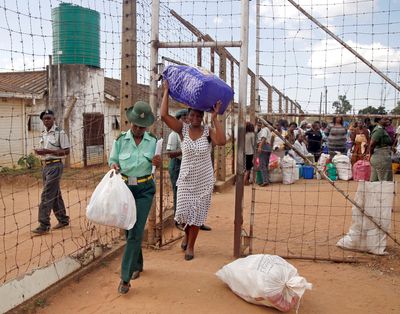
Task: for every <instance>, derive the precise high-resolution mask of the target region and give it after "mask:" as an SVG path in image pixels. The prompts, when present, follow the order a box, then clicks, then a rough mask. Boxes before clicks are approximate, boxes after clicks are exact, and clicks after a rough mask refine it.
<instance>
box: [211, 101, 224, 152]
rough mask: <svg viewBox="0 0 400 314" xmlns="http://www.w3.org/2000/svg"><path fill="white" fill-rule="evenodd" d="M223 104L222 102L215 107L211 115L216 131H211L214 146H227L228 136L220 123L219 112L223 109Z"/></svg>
mask: <svg viewBox="0 0 400 314" xmlns="http://www.w3.org/2000/svg"><path fill="white" fill-rule="evenodd" d="M221 105H222V102H221V101H220V100H218V101H217V103H216V104H215V106H214V111H213V112H212V113H211V120H212V122H213V124H214V129H210V137H211V142H212V143H213V144H214V145H219V146H223V145H225V144H226V136H225V133H224V131H223V130H222V127H221V124H220V123H219V121H218V111H219V109H220V108H221Z"/></svg>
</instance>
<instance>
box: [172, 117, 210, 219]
mask: <svg viewBox="0 0 400 314" xmlns="http://www.w3.org/2000/svg"><path fill="white" fill-rule="evenodd" d="M182 136H183V141H182V142H181V149H182V163H181V170H180V173H179V178H178V181H177V183H176V185H177V186H178V192H177V204H176V213H175V220H176V222H177V223H179V224H184V225H189V226H192V225H194V226H201V225H203V224H204V223H205V221H206V219H207V213H208V209H209V208H210V205H211V193H212V191H213V188H214V171H213V167H212V163H211V148H212V145H211V143H210V142H209V141H208V136H209V128H208V126H207V125H205V126H204V130H203V135H202V136H201V137H200V138H198V139H197V140H195V141H194V140H192V139H191V138H190V136H189V124H186V123H184V124H183V129H182Z"/></svg>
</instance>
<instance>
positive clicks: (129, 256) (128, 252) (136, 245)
mask: <svg viewBox="0 0 400 314" xmlns="http://www.w3.org/2000/svg"><path fill="white" fill-rule="evenodd" d="M128 188H129V190H131V192H132V194H133V196H134V198H135V201H136V212H137V214H136V223H135V225H134V226H133V228H132V229H130V230H127V231H126V232H125V236H126V246H125V250H124V255H123V257H122V265H121V279H122V280H123V281H125V282H129V281H130V280H131V277H132V274H133V272H134V271H142V270H143V254H142V240H143V232H144V227H145V225H146V221H147V217H148V215H149V212H150V208H151V204H152V203H153V197H154V194H155V192H156V186H155V183H154V181H153V180H149V181H147V182H143V183H139V184H138V185H128Z"/></svg>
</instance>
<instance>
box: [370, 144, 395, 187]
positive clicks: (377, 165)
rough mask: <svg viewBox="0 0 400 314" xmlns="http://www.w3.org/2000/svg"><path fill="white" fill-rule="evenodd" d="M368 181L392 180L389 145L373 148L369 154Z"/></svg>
mask: <svg viewBox="0 0 400 314" xmlns="http://www.w3.org/2000/svg"><path fill="white" fill-rule="evenodd" d="M370 162H371V177H370V181H371V182H374V181H393V170H392V158H391V150H390V147H382V148H375V150H374V153H373V154H372V156H371V160H370Z"/></svg>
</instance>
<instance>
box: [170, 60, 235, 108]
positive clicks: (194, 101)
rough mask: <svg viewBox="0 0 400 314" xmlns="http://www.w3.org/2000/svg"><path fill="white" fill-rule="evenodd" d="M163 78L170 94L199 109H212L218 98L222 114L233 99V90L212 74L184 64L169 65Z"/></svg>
mask: <svg viewBox="0 0 400 314" xmlns="http://www.w3.org/2000/svg"><path fill="white" fill-rule="evenodd" d="M163 78H164V79H165V80H167V82H168V85H169V94H170V96H171V97H172V98H173V99H174V100H176V101H178V102H181V103H184V104H186V105H188V106H189V107H191V108H193V109H197V110H201V111H208V112H210V111H212V110H213V107H214V105H215V104H216V102H217V101H218V100H221V102H222V106H221V108H220V110H219V114H223V113H224V112H225V110H226V108H227V107H228V105H229V103H230V102H231V101H232V99H233V90H232V88H230V87H229V86H228V85H227V84H226V83H225V82H224V81H222V80H221V79H220V78H218V77H217V76H215V75H214V74H212V73H210V72H206V71H202V70H201V69H198V68H192V67H189V66H184V65H170V66H168V67H167V68H166V69H165V71H164V73H163Z"/></svg>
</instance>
